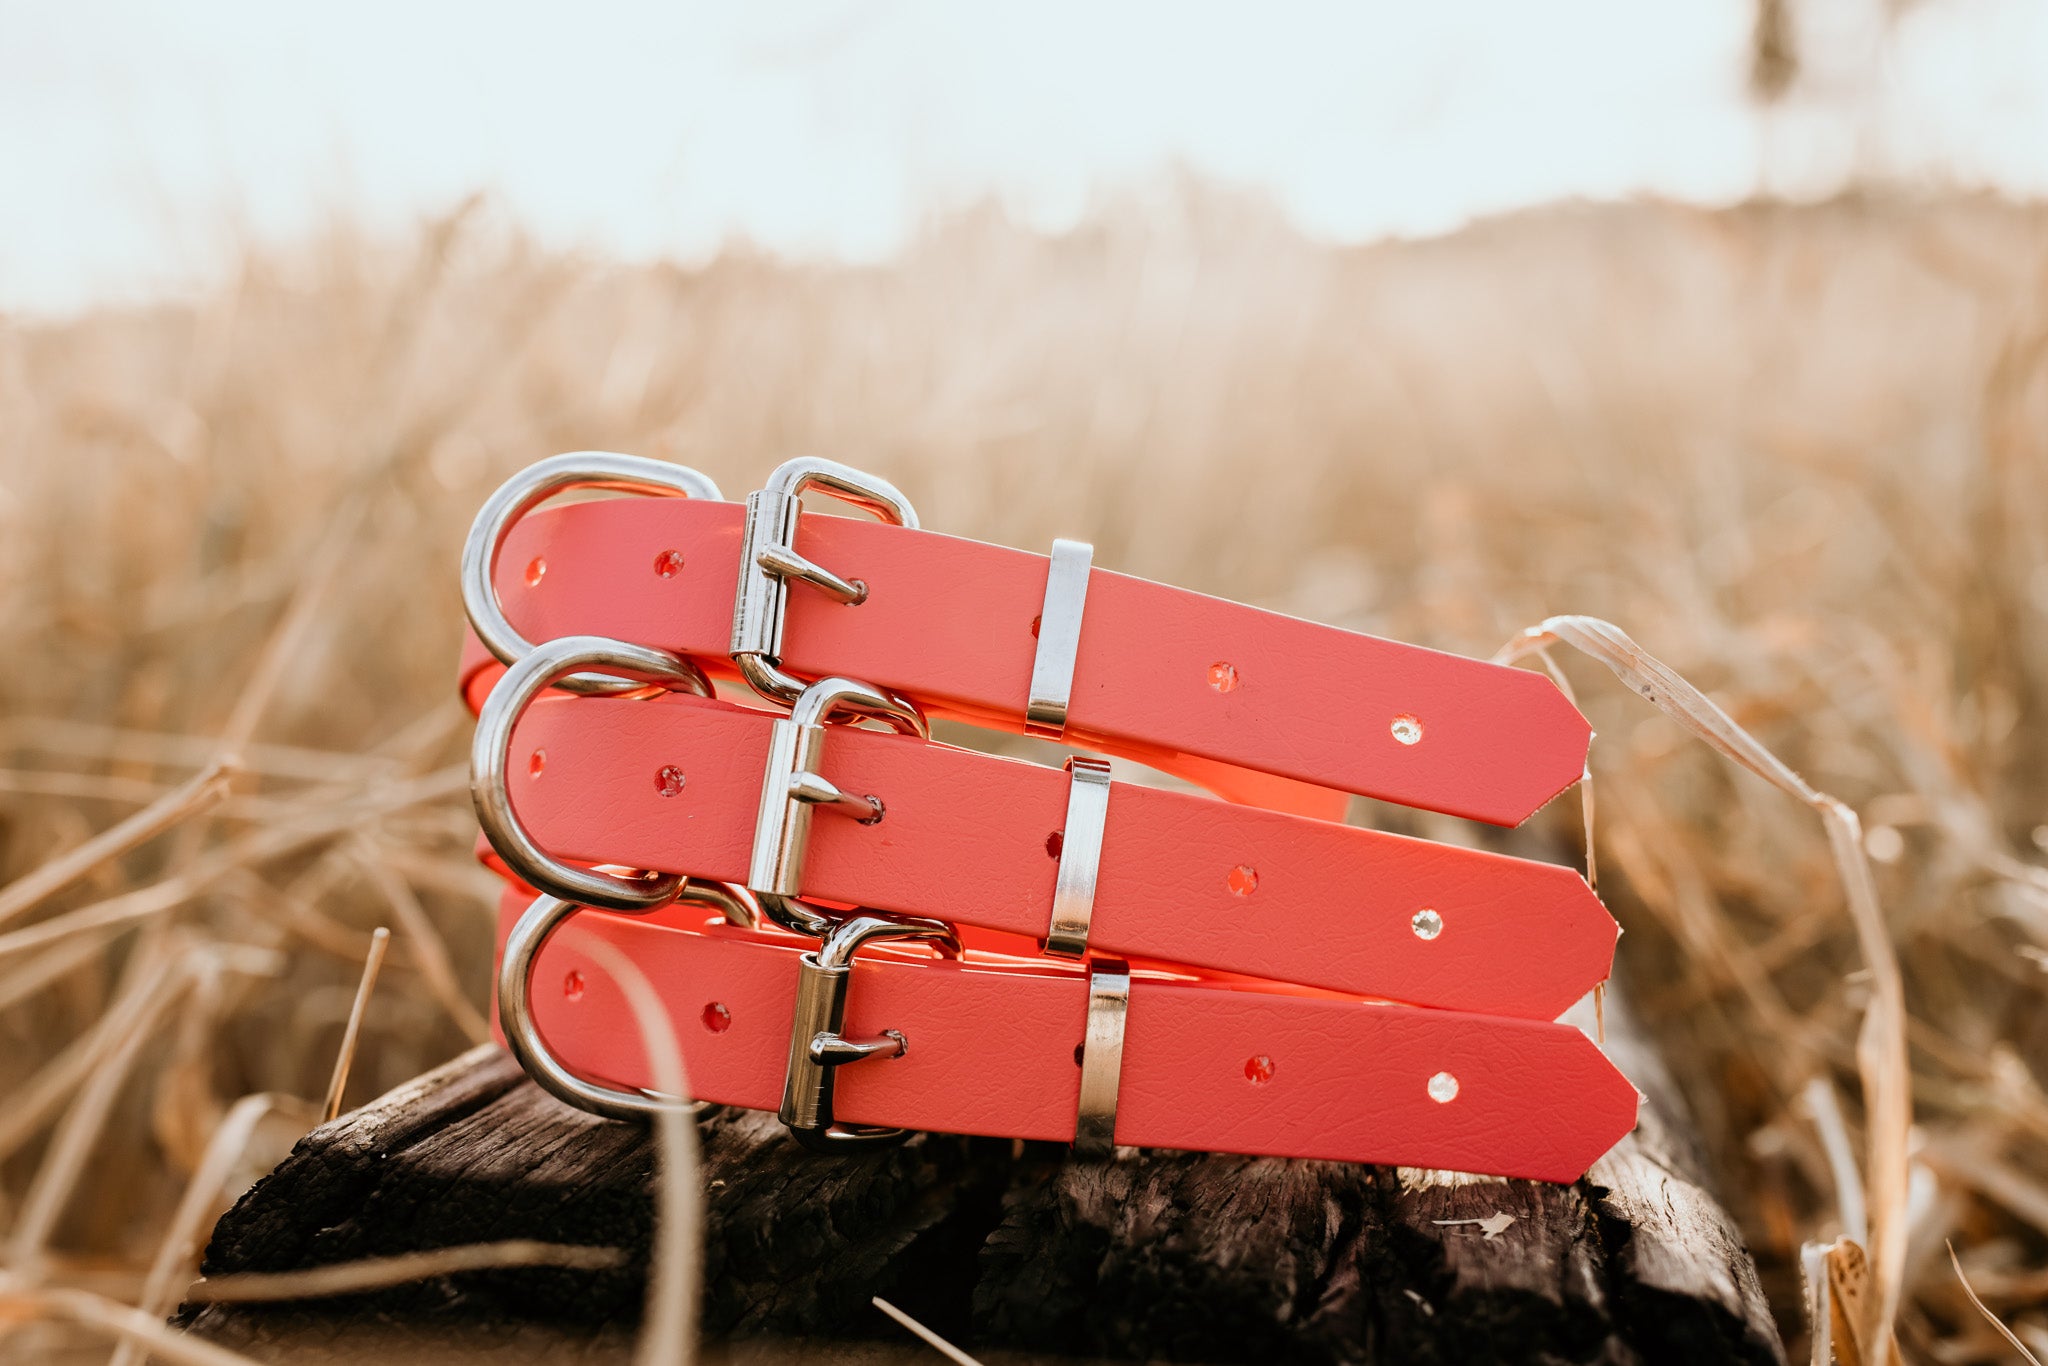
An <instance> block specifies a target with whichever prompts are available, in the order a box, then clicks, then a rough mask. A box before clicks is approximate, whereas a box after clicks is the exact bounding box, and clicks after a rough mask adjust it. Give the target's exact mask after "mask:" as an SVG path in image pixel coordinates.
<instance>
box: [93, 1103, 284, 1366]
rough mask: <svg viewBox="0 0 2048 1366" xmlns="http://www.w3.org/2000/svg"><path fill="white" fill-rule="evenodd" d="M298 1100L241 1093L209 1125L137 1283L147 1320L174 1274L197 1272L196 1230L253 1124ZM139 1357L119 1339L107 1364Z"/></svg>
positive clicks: (167, 1295)
mask: <svg viewBox="0 0 2048 1366" xmlns="http://www.w3.org/2000/svg"><path fill="white" fill-rule="evenodd" d="M304 1103H305V1102H303V1101H301V1100H299V1099H298V1098H297V1097H295V1096H281V1095H276V1094H273V1093H270V1092H261V1093H258V1094H256V1095H253V1096H243V1097H242V1098H241V1099H240V1100H238V1101H236V1102H235V1103H234V1104H233V1105H232V1106H230V1107H229V1108H228V1112H227V1115H226V1116H225V1117H224V1118H223V1119H222V1120H221V1122H220V1123H219V1124H218V1125H217V1126H215V1128H214V1131H213V1137H212V1138H211V1139H210V1140H208V1142H207V1145H206V1155H205V1156H204V1157H203V1158H201V1159H200V1162H199V1166H198V1168H197V1169H196V1170H195V1171H193V1173H192V1179H191V1180H190V1181H188V1182H186V1183H185V1194H184V1195H183V1196H182V1197H181V1198H180V1199H179V1201H178V1208H177V1210H176V1212H175V1213H173V1214H172V1215H171V1224H170V1227H169V1228H167V1229H165V1230H164V1238H163V1242H162V1243H160V1244H158V1246H157V1252H156V1260H155V1261H154V1262H152V1263H151V1264H150V1268H149V1277H148V1279H147V1280H145V1281H144V1282H143V1284H142V1300H141V1303H140V1305H139V1306H138V1308H139V1309H140V1310H141V1312H143V1313H145V1314H148V1315H149V1316H150V1317H151V1318H162V1317H163V1316H164V1315H165V1314H167V1313H169V1312H170V1310H171V1297H172V1295H173V1294H174V1293H175V1292H176V1291H177V1289H178V1281H179V1272H180V1271H183V1272H184V1273H185V1275H186V1277H188V1278H189V1277H190V1275H191V1274H192V1272H193V1271H195V1270H197V1268H196V1266H194V1264H193V1258H194V1257H195V1255H196V1254H197V1253H198V1251H199V1238H200V1235H201V1232H202V1230H203V1228H204V1226H205V1225H206V1223H207V1221H208V1219H209V1218H210V1217H211V1216H212V1215H213V1213H214V1211H215V1206H217V1205H218V1204H219V1203H220V1196H221V1187H222V1186H223V1185H224V1184H226V1182H227V1179H228V1173H229V1172H230V1171H232V1170H234V1166H235V1163H237V1162H239V1161H240V1160H241V1158H242V1154H243V1152H244V1151H245V1150H246V1149H247V1148H248V1146H249V1139H250V1136H251V1135H253V1134H254V1133H255V1132H256V1126H257V1125H258V1124H260V1123H261V1122H262V1121H263V1118H264V1116H266V1115H268V1114H270V1113H271V1112H272V1111H273V1110H279V1109H290V1108H293V1107H298V1106H303V1105H304ZM144 1355H145V1353H144V1352H142V1351H140V1350H138V1349H137V1347H136V1344H135V1343H134V1342H132V1341H124V1342H122V1344H121V1345H120V1346H119V1347H117V1348H115V1349H114V1354H113V1356H112V1357H111V1358H109V1359H108V1366H136V1363H138V1362H140V1361H141V1360H142V1359H143V1357H144Z"/></svg>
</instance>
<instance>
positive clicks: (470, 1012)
mask: <svg viewBox="0 0 2048 1366" xmlns="http://www.w3.org/2000/svg"><path fill="white" fill-rule="evenodd" d="M357 861H358V862H359V863H360V864H361V865H362V869H363V873H364V875H365V876H367V877H368V878H369V879H370V884H371V885H372V886H373V887H375V888H376V889H377V894H378V895H379V896H381V897H383V898H384V902H385V904H386V905H388V906H390V907H391V913H392V914H393V915H395V916H397V917H398V924H399V927H400V928H401V929H403V930H404V931H405V934H406V942H407V946H408V947H409V948H410V949H411V950H412V956H413V962H414V963H416V964H417V965H418V966H419V970H420V974H421V975H422V976H423V977H425V978H426V980H427V989H428V990H429V991H431V992H433V993H434V999H435V1000H437V1001H439V1002H440V1003H441V1008H442V1009H443V1010H445V1011H447V1012H448V1016H449V1018H450V1019H452V1020H454V1021H455V1024H456V1026H457V1027H458V1028H459V1029H461V1030H462V1032H463V1033H464V1034H466V1035H468V1036H469V1041H470V1042H471V1043H482V1042H483V1041H484V1040H486V1039H488V1038H490V1037H491V1027H490V1025H489V1024H488V1023H486V1022H485V1020H484V1017H483V1013H482V1012H481V1011H479V1010H478V1009H477V1008H476V1007H475V1006H474V1005H472V1004H470V1000H469V998H468V997H467V996H464V995H463V994H462V984H461V983H460V982H458V981H456V980H455V963H454V960H453V959H452V958H450V957H449V954H448V945H447V942H446V941H444V940H443V939H442V938H441V932H440V931H439V930H437V929H435V928H434V922H433V920H432V919H431V918H430V917H429V916H428V915H427V908H426V907H424V906H422V905H420V900H419V898H418V897H417V896H415V895H413V890H412V884H411V883H409V882H407V881H406V880H405V879H404V878H402V877H400V876H399V875H398V874H397V873H395V872H393V871H392V869H391V867H390V865H389V864H387V863H385V862H384V860H383V859H381V858H379V857H378V856H377V850H376V848H375V846H373V845H370V844H368V843H367V842H365V843H364V844H363V845H362V846H361V848H360V849H359V851H358V859H357Z"/></svg>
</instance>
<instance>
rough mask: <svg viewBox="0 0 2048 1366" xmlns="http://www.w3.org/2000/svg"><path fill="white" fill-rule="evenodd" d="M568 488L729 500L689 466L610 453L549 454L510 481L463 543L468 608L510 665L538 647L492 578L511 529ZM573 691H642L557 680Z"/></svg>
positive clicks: (480, 635) (474, 624) (595, 680)
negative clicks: (515, 621)
mask: <svg viewBox="0 0 2048 1366" xmlns="http://www.w3.org/2000/svg"><path fill="white" fill-rule="evenodd" d="M569 489H611V490H613V491H615V492H619V493H654V494H675V495H681V496H682V497H684V498H707V499H711V500H713V501H718V500H722V499H723V498H724V496H725V495H723V494H721V493H720V492H719V491H718V485H716V484H714V483H712V482H711V480H710V479H709V478H708V477H706V476H705V475H702V474H699V473H697V471H695V470H693V469H689V468H688V467H686V466H683V465H671V464H669V463H668V462H666V461H663V460H649V459H647V458H646V457H644V456H638V455H615V454H613V453H612V452H610V451H572V452H570V453H569V454H567V455H551V456H549V457H548V458H547V459H545V460H541V461H537V462H535V463H534V464H531V465H528V466H527V467H526V468H525V469H523V470H521V471H520V472H519V473H517V474H515V475H513V476H512V477H511V478H510V479H507V480H506V481H505V482H504V483H503V484H501V485H500V486H499V487H498V491H497V492H496V493H493V494H492V495H491V496H490V497H489V498H487V499H485V500H484V505H483V507H481V508H480V509H478V510H477V514H476V520H475V521H474V522H472V523H470V527H469V539H468V540H466V541H464V542H463V545H462V606H463V610H464V611H466V612H467V613H468V614H469V624H470V626H471V628H473V629H474V630H475V631H476V636H477V639H478V640H481V641H482V642H483V643H484V648H485V649H487V650H489V651H490V652H491V653H492V654H494V655H496V656H497V657H498V660H499V662H501V663H504V664H517V663H518V662H519V661H520V660H521V659H522V658H524V657H525V656H526V654H527V653H528V652H529V651H530V650H532V649H533V643H532V642H531V641H529V640H527V639H526V637H524V636H522V635H520V634H519V632H518V631H517V630H515V629H514V628H513V626H512V623H511V621H510V620H509V619H507V617H506V616H505V609H504V607H503V605H502V604H500V603H499V601H498V590H497V587H496V585H495V584H494V583H493V582H492V576H493V575H494V574H496V572H497V568H498V552H499V551H500V550H501V549H503V547H504V544H505V534H506V533H507V532H508V531H510V530H511V529H512V524H513V523H514V522H516V521H518V520H519V519H520V518H521V517H524V516H525V515H526V514H527V513H529V512H531V511H533V509H534V508H535V507H537V506H539V505H540V504H541V503H543V502H545V501H547V500H548V499H549V498H552V497H553V496H554V495H556V494H558V493H564V492H566V491H568V490H569ZM559 686H560V687H563V688H565V689H567V690H568V691H570V692H580V693H619V692H630V691H631V690H632V689H633V688H635V687H637V686H639V685H638V684H635V683H632V682H623V683H622V682H621V681H620V680H619V679H617V678H612V677H609V676H607V675H604V674H596V673H592V674H581V675H578V676H575V677H572V678H564V679H561V680H559Z"/></svg>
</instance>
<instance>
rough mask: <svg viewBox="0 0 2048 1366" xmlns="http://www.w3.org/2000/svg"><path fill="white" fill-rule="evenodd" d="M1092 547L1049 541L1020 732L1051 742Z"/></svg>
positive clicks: (1076, 650)
mask: <svg viewBox="0 0 2048 1366" xmlns="http://www.w3.org/2000/svg"><path fill="white" fill-rule="evenodd" d="M1094 564H1095V547H1094V546H1092V545H1090V544H1088V542H1086V541H1069V540H1057V541H1054V542H1053V543H1052V562H1051V564H1050V565H1048V566H1047V568H1046V574H1045V607H1044V610H1043V611H1041V612H1040V613H1039V614H1038V649H1037V652H1036V653H1034V654H1033V655H1032V657H1031V694H1030V696H1029V698H1028V699H1027V700H1026V702H1025V704H1024V729H1025V730H1026V731H1027V732H1029V733H1030V734H1032V735H1044V736H1049V737H1052V738H1054V739H1057V738H1058V737H1060V736H1061V735H1063V734H1065V733H1066V729H1067V704H1068V703H1069V702H1070V701H1071V700H1072V699H1073V695H1074V661H1075V659H1076V658H1077V657H1078V656H1079V655H1080V652H1081V619H1082V617H1083V616H1084V615H1085V614H1086V612H1087V608H1088V574H1089V571H1090V570H1091V569H1092V568H1093V567H1094Z"/></svg>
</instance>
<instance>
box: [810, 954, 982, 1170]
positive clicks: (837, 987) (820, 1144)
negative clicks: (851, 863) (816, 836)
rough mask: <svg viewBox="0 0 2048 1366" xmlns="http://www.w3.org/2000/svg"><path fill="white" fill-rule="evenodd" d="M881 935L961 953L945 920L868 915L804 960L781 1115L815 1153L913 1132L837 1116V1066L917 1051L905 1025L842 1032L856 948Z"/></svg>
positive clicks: (886, 1141) (881, 1142)
mask: <svg viewBox="0 0 2048 1366" xmlns="http://www.w3.org/2000/svg"><path fill="white" fill-rule="evenodd" d="M876 939H927V940H936V941H938V942H939V944H940V947H941V949H942V950H944V949H950V950H951V951H952V952H953V953H955V954H957V953H958V952H959V940H958V938H957V937H956V936H955V935H954V933H953V927H952V926H950V925H947V924H945V923H944V922H943V921H938V920H883V919H880V918H878V917H876V916H866V915H864V916H857V917H855V918H854V919H852V920H849V921H847V922H845V923H844V924H842V925H839V926H837V927H835V928H834V929H833V930H832V932H831V934H830V935H829V936H828V937H827V938H826V940H825V942H824V943H823V944H821V945H819V946H818V947H817V948H816V949H815V950H813V951H811V952H810V953H806V954H804V955H803V957H802V958H800V959H798V964H799V966H798V968H797V981H796V1014H795V1016H794V1018H793V1019H792V1020H791V1023H790V1030H789V1070H788V1072H787V1073H786V1074H785V1075H784V1078H783V1083H782V1108H781V1110H780V1111H779V1112H778V1114H779V1115H780V1118H781V1120H782V1122H783V1123H784V1124H785V1125H787V1126H789V1132H790V1136H791V1137H793V1138H794V1139H796V1141H797V1142H798V1143H801V1144H802V1145H803V1146H804V1147H806V1148H809V1149H811V1150H812V1151H813V1152H822V1153H851V1152H860V1151H864V1150H872V1149H875V1148H886V1147H890V1146H892V1145H894V1144H897V1143H901V1142H902V1141H903V1140H904V1139H906V1138H908V1137H909V1136H910V1135H909V1134H908V1133H907V1132H906V1131H905V1130H902V1129H881V1128H872V1127H868V1126H864V1125H847V1126H840V1125H837V1124H835V1123H834V1122H833V1119H832V1086H833V1074H834V1071H835V1069H837V1068H840V1067H843V1066H845V1065H846V1064H847V1063H850V1062H859V1061H861V1060H862V1059H863V1058H877V1057H890V1058H896V1057H901V1056H902V1055H903V1054H904V1053H905V1052H907V1051H909V1048H910V1040H909V1039H907V1038H905V1037H904V1035H903V1033H902V1031H900V1030H894V1029H891V1030H884V1031H883V1033H882V1034H881V1035H880V1036H879V1037H877V1038H873V1039H849V1038H846V1037H845V1036H844V1035H843V1034H841V1033H840V1030H841V1029H842V1028H844V1026H845V1023H846V989H847V986H848V985H849V983H850V982H851V980H852V977H853V955H854V952H855V950H857V949H859V948H860V947H861V945H863V944H866V943H868V942H870V941H871V940H876Z"/></svg>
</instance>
